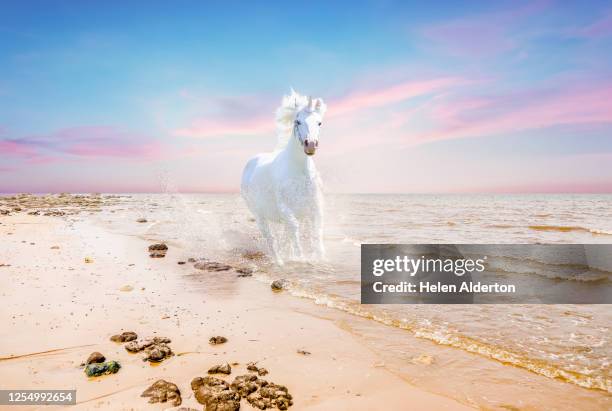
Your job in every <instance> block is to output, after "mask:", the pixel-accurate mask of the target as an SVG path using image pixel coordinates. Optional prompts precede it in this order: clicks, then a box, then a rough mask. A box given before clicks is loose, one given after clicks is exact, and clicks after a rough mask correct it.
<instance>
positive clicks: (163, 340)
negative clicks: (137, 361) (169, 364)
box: [110, 331, 174, 362]
mask: <svg viewBox="0 0 612 411" xmlns="http://www.w3.org/2000/svg"><path fill="white" fill-rule="evenodd" d="M110 340H111V341H114V342H116V343H126V344H125V346H124V347H125V349H126V351H128V352H131V353H137V352H141V351H144V354H145V356H144V357H143V359H142V360H143V361H149V362H161V361H163V360H165V359H166V358H169V357H172V356H173V355H174V353H173V352H172V349H171V348H170V346H169V345H168V344H170V343H171V342H172V341H171V340H170V338H167V337H153V338H143V339H138V334H136V333H135V332H133V331H124V332H122V333H121V334H116V335H113V336H112V337H110Z"/></svg>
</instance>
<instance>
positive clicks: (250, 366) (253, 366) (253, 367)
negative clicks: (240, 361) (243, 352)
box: [247, 362, 268, 377]
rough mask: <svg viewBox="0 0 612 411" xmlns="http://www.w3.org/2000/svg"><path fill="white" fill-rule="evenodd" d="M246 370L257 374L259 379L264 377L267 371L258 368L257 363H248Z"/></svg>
mask: <svg viewBox="0 0 612 411" xmlns="http://www.w3.org/2000/svg"><path fill="white" fill-rule="evenodd" d="M247 370H249V371H251V372H255V373H257V375H259V376H260V377H263V376H264V375H266V374H268V370H266V369H265V368H263V367H258V366H257V363H255V362H250V363H248V364H247Z"/></svg>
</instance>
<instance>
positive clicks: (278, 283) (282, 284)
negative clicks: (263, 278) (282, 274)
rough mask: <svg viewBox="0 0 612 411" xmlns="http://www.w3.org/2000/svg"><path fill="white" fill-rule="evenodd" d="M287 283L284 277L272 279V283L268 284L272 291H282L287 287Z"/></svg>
mask: <svg viewBox="0 0 612 411" xmlns="http://www.w3.org/2000/svg"><path fill="white" fill-rule="evenodd" d="M287 284H288V282H287V280H284V279H280V280H274V281H272V284H270V288H271V289H272V291H282V290H284V289H285V288H287Z"/></svg>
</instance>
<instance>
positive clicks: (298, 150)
mask: <svg viewBox="0 0 612 411" xmlns="http://www.w3.org/2000/svg"><path fill="white" fill-rule="evenodd" d="M281 156H282V158H283V162H284V165H285V167H287V171H288V172H289V173H290V174H291V175H292V176H293V177H299V176H304V177H306V178H314V176H315V175H316V169H315V165H314V161H312V158H310V157H309V156H307V155H306V154H305V153H304V149H303V147H302V146H301V145H300V144H299V143H298V141H297V138H296V137H295V135H291V137H290V138H289V142H288V143H287V146H286V147H285V149H284V150H283V151H282V153H281Z"/></svg>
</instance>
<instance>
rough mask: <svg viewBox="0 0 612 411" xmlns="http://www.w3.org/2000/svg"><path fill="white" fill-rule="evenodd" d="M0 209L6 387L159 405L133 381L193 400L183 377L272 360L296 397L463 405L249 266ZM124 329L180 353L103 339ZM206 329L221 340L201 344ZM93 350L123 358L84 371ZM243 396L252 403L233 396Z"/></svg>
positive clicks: (345, 405) (354, 406)
mask: <svg viewBox="0 0 612 411" xmlns="http://www.w3.org/2000/svg"><path fill="white" fill-rule="evenodd" d="M0 222H1V225H0V238H2V248H1V249H0V275H1V276H2V280H3V281H2V289H1V291H0V295H1V296H2V308H1V309H0V321H1V323H2V324H3V327H2V328H1V329H0V357H1V359H0V381H2V387H1V388H2V389H76V390H77V406H75V407H70V409H112V410H123V409H137V410H141V409H142V410H147V409H151V410H155V409H166V408H170V407H171V405H169V404H149V403H147V399H145V398H141V397H140V394H141V393H142V392H143V391H144V390H145V389H146V388H147V387H148V386H149V385H150V384H151V383H153V382H154V381H156V380H158V379H160V378H163V379H165V380H167V381H171V382H173V383H175V384H177V385H178V387H179V389H180V390H181V393H182V397H183V404H182V406H184V407H193V408H195V409H200V410H201V409H203V405H200V404H198V403H197V401H196V400H195V398H194V396H193V394H192V391H191V389H190V385H189V384H190V381H191V380H192V379H193V378H194V377H197V376H202V377H203V376H205V375H206V371H207V370H208V369H209V368H210V367H211V366H213V365H216V364H220V363H224V362H228V363H230V364H231V363H238V365H235V366H233V367H232V374H231V375H230V376H221V377H220V378H223V379H226V380H228V381H231V380H233V378H234V377H235V376H237V375H241V374H245V373H246V364H247V363H248V362H251V361H257V362H258V366H262V367H265V368H266V369H267V370H268V371H269V374H268V375H267V376H265V377H264V378H265V379H267V380H268V381H272V382H275V383H277V384H282V385H285V386H287V387H288V389H289V392H290V393H291V394H292V396H293V401H294V405H293V406H292V407H290V409H292V410H331V409H333V410H374V409H385V410H402V409H412V410H431V409H436V410H456V409H468V408H469V407H468V406H466V405H464V404H461V403H459V402H457V401H455V400H453V399H451V398H447V397H445V396H442V395H439V394H434V393H431V392H428V391H426V390H424V389H421V388H416V387H415V386H413V385H411V384H409V383H408V382H407V381H406V379H405V378H401V377H400V376H399V375H398V374H396V373H394V372H392V371H391V370H390V368H389V367H387V366H386V365H385V362H384V359H383V358H381V357H380V356H379V355H378V354H377V353H376V352H375V350H373V349H372V348H371V347H369V346H367V345H366V344H364V343H363V341H362V340H360V339H359V338H358V337H357V336H356V335H355V334H354V333H352V332H350V331H348V330H347V329H346V327H343V324H344V321H343V319H344V317H347V319H348V315H347V314H343V313H339V312H334V311H333V310H331V309H328V308H324V307H317V306H314V305H313V304H312V303H310V302H309V301H307V300H301V299H296V298H294V297H291V296H289V295H287V294H286V293H284V292H279V293H275V292H272V291H271V290H270V287H269V286H268V285H267V284H264V283H261V282H258V281H256V280H254V279H253V278H236V281H219V282H216V281H215V276H219V278H220V277H223V276H225V277H227V276H236V273H235V272H234V271H226V272H219V273H209V272H206V271H198V270H194V268H193V265H192V264H185V265H178V264H177V261H179V260H183V261H184V260H186V259H187V258H188V257H191V256H189V255H185V254H184V252H183V251H182V250H181V249H180V248H178V247H175V246H173V245H172V244H171V243H170V244H169V246H170V249H169V251H168V253H167V255H166V257H165V258H155V259H153V258H150V257H149V256H148V252H147V247H148V246H149V245H150V244H151V242H149V241H145V240H143V239H141V238H138V237H137V236H131V235H119V234H114V233H111V232H109V231H107V230H104V229H103V228H100V227H99V226H94V225H93V224H89V223H87V221H79V222H74V219H72V220H71V219H66V218H57V217H51V216H49V217H47V216H30V215H26V214H23V213H19V214H14V215H10V216H3V217H2V218H0ZM86 258H87V261H90V262H86ZM3 264H4V265H3ZM1 265H3V266H1ZM122 290H127V291H122ZM213 290H214V292H210V291H213ZM122 331H135V332H136V333H137V334H138V335H139V336H141V337H148V336H156V335H157V336H166V337H169V338H170V339H171V340H172V342H171V344H170V345H171V347H172V349H173V351H174V353H176V355H175V356H173V357H171V358H170V359H168V360H165V361H163V362H161V363H160V364H158V365H155V366H152V365H150V364H149V363H147V362H143V361H142V355H141V354H130V353H128V352H127V351H126V350H125V349H124V347H123V345H121V344H118V343H115V342H112V341H110V340H109V338H110V336H111V335H113V334H117V333H120V332H122ZM215 335H222V336H225V337H227V338H228V342H227V343H225V344H222V345H215V346H213V345H210V344H209V343H208V340H209V338H210V337H211V336H215ZM299 349H302V350H306V351H309V352H310V353H311V355H302V354H299V353H298V352H297V350H299ZM93 351H99V352H101V353H102V354H104V355H105V356H106V358H107V359H108V360H116V361H119V362H120V363H121V365H122V368H121V369H120V370H119V372H118V373H117V374H112V375H108V376H103V377H97V378H88V377H86V376H85V374H84V372H83V367H82V366H80V364H81V363H82V362H83V361H85V359H86V358H87V357H88V356H89V354H90V353H91V352H93ZM35 408H36V407H35V406H22V407H10V409H35ZM54 408H59V407H45V409H54ZM241 409H252V407H251V406H250V405H249V404H248V403H247V402H246V401H245V400H243V401H242V403H241Z"/></svg>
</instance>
